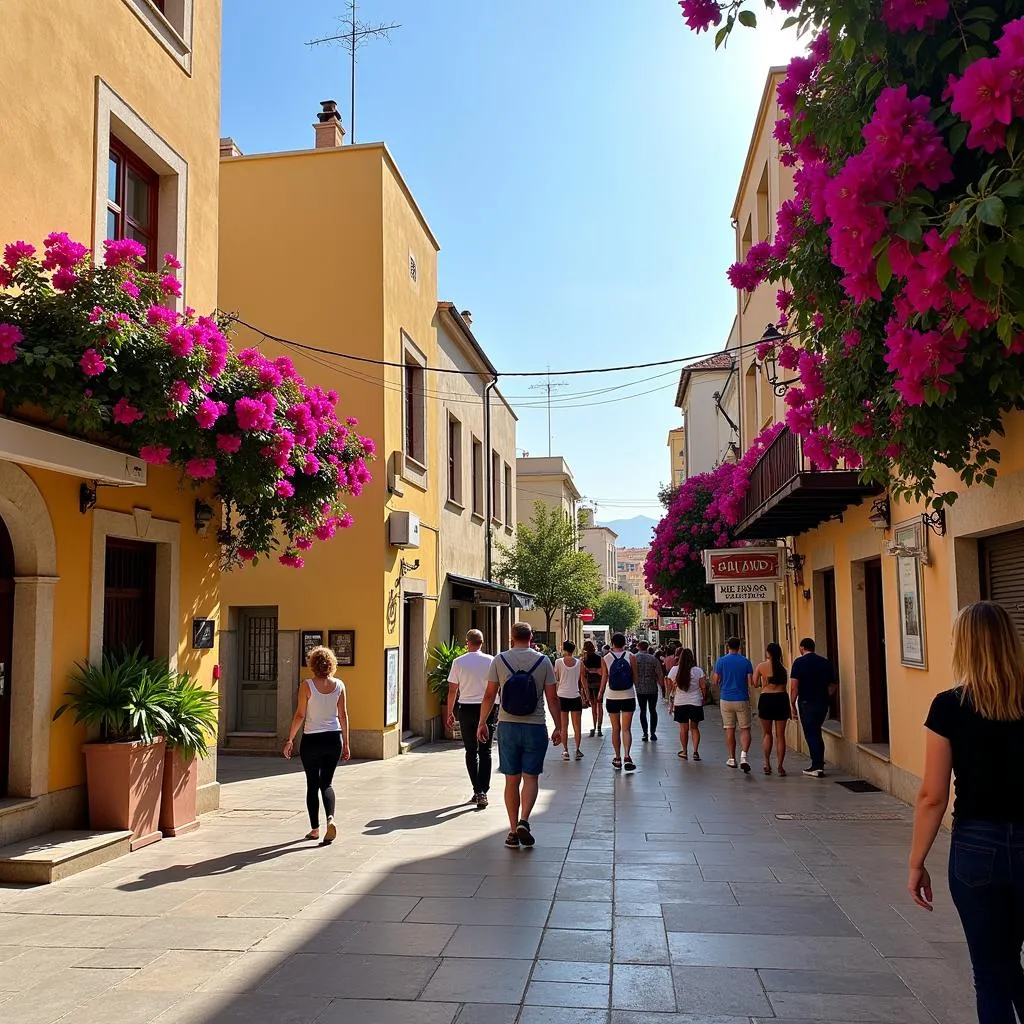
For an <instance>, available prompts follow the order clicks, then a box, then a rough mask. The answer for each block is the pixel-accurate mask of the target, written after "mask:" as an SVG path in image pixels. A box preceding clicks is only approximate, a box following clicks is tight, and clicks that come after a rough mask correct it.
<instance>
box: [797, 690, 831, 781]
mask: <svg viewBox="0 0 1024 1024" xmlns="http://www.w3.org/2000/svg"><path fill="white" fill-rule="evenodd" d="M796 707H797V711H799V713H800V725H801V726H802V727H803V730H804V737H805V738H806V739H807V753H808V756H809V757H810V759H811V768H812V769H814V770H821V771H824V769H825V741H824V739H822V736H821V727H822V726H823V725H824V724H825V719H826V718H827V717H828V703H827V702H826V701H816V700H807V699H806V698H804V697H798V698H797V702H796Z"/></svg>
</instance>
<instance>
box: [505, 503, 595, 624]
mask: <svg viewBox="0 0 1024 1024" xmlns="http://www.w3.org/2000/svg"><path fill="white" fill-rule="evenodd" d="M494 573H495V576H497V578H498V579H499V580H500V581H501V582H502V583H505V584H507V585H510V586H515V587H518V588H519V589H520V590H522V591H525V592H526V593H528V594H533V596H534V598H535V599H536V602H537V607H538V608H540V609H542V610H543V612H544V620H545V631H546V632H547V633H550V632H551V620H552V618H554V614H555V612H556V611H557V610H558V609H559V608H562V607H569V608H574V609H576V610H579V609H582V608H586V607H587V606H588V605H589V604H591V603H592V602H593V601H594V600H595V599H596V598H597V594H598V591H599V589H600V582H599V581H600V571H599V570H598V567H597V562H595V561H594V559H593V557H592V556H591V555H589V554H587V552H586V551H580V546H579V535H578V533H577V529H576V524H575V523H574V522H573V521H572V519H570V518H569V517H568V516H567V515H565V513H564V512H562V511H561V509H557V508H551V507H549V506H548V505H545V504H544V502H543V501H535V502H534V503H533V516H532V518H531V520H530V522H529V523H520V524H519V527H518V529H517V531H516V539H515V542H514V543H513V545H512V546H511V547H508V548H506V547H502V548H501V549H500V554H499V557H498V564H497V565H496V566H495V570H494Z"/></svg>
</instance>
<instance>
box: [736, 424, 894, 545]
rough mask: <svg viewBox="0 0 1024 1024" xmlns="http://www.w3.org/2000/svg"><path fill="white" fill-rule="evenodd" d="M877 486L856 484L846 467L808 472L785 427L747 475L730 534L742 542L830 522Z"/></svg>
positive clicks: (793, 437) (794, 439) (796, 532)
mask: <svg viewBox="0 0 1024 1024" xmlns="http://www.w3.org/2000/svg"><path fill="white" fill-rule="evenodd" d="M881 490H882V488H881V487H878V486H876V485H874V484H871V485H868V484H863V483H861V482H860V478H859V474H858V473H857V471H856V470H852V469H835V470H828V471H821V470H816V469H812V468H811V467H810V465H809V463H808V462H807V460H806V459H805V458H804V454H803V450H802V446H801V443H800V439H799V438H798V437H797V436H796V435H795V434H793V433H791V432H790V430H789V429H788V428H787V429H785V430H783V431H782V433H781V434H779V436H778V437H777V438H775V440H774V441H773V442H772V443H771V445H769V447H768V449H767V450H766V451H765V453H764V455H762V456H761V459H760V461H759V462H758V463H757V465H756V466H754V469H753V472H752V473H751V474H750V489H749V490H748V491H747V496H746V500H745V502H744V509H743V518H742V519H741V520H740V522H739V525H738V526H737V528H736V535H737V536H738V537H740V538H742V539H743V540H769V539H775V538H777V537H795V536H798V535H799V534H801V533H805V532H806V531H807V530H813V529H814V528H815V527H816V526H820V525H821V524H822V523H824V522H827V521H828V520H829V519H835V518H837V517H838V516H840V515H841V514H842V513H843V512H845V511H846V509H848V508H849V507H850V506H851V505H859V504H860V503H861V502H862V501H863V500H864V499H865V498H869V497H872V496H873V495H876V494H879V493H880V492H881Z"/></svg>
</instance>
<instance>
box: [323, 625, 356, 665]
mask: <svg viewBox="0 0 1024 1024" xmlns="http://www.w3.org/2000/svg"><path fill="white" fill-rule="evenodd" d="M327 646H328V647H330V649H331V650H332V651H334V656H335V657H336V658H337V659H338V665H339V667H342V668H343V667H345V666H346V665H354V664H355V663H356V631H355V630H354V629H329V630H328V631H327Z"/></svg>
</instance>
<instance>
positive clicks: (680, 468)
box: [666, 427, 686, 487]
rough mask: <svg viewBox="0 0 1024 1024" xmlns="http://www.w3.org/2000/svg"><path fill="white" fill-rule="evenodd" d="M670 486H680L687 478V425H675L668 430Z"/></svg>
mask: <svg viewBox="0 0 1024 1024" xmlns="http://www.w3.org/2000/svg"><path fill="white" fill-rule="evenodd" d="M666 443H667V444H668V458H669V477H668V483H669V486H670V487H679V486H680V485H681V484H682V482H683V481H684V480H685V479H686V427H673V428H672V429H671V430H670V431H669V432H668V441H667V442H666Z"/></svg>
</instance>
